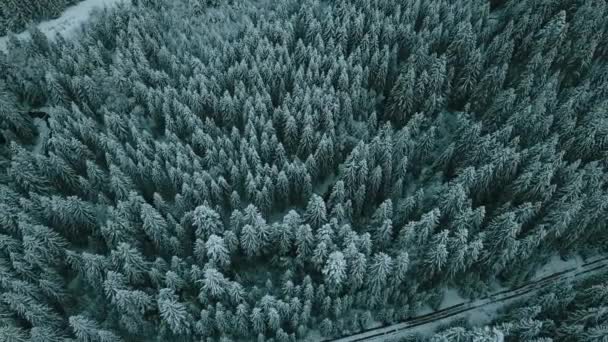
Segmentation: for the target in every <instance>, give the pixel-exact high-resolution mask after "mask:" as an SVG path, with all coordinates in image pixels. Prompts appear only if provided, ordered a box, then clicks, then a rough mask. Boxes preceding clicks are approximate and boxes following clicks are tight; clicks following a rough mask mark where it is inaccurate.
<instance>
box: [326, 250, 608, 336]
mask: <svg viewBox="0 0 608 342" xmlns="http://www.w3.org/2000/svg"><path fill="white" fill-rule="evenodd" d="M607 266H608V259H607V258H605V257H601V256H596V257H593V258H589V259H587V260H583V258H582V257H580V256H576V257H571V258H569V259H568V260H562V259H561V258H559V257H558V256H555V257H552V258H551V259H550V260H549V262H547V263H546V264H545V265H544V266H543V267H540V268H539V270H538V271H537V272H536V273H535V275H534V276H533V277H532V279H530V281H529V282H528V283H527V284H526V285H523V286H522V287H518V288H515V289H513V290H508V291H507V292H494V294H492V295H490V296H488V297H485V298H480V299H477V300H472V301H468V300H466V299H464V298H462V297H461V296H460V295H459V294H458V292H457V291H456V290H455V289H452V288H447V289H445V290H444V297H443V301H442V303H441V305H440V309H441V311H440V312H437V314H436V315H435V316H436V318H434V319H433V318H431V319H430V320H429V318H430V317H428V316H424V315H425V314H427V313H428V312H427V311H430V310H428V309H426V308H425V309H424V310H422V312H418V314H417V316H416V317H413V318H412V319H410V320H408V321H404V322H401V323H397V324H393V325H390V326H386V327H382V328H379V329H375V330H371V331H367V332H365V333H360V334H355V335H351V336H346V337H343V338H339V339H336V340H333V341H335V342H337V341H339V342H352V341H359V340H362V339H365V340H366V341H367V342H372V341H378V342H380V341H387V340H389V339H391V338H400V337H405V336H411V335H415V334H420V335H423V336H429V335H431V334H432V333H434V332H435V329H437V328H438V327H440V326H442V325H445V324H446V323H448V322H450V321H452V320H455V319H461V318H465V319H466V320H467V321H468V322H469V323H470V324H471V325H472V326H477V327H483V326H486V325H487V324H489V323H491V322H492V321H493V320H494V318H495V317H496V316H497V313H498V311H499V310H500V309H501V308H503V307H504V306H505V305H509V304H511V303H513V302H515V301H518V300H522V299H523V298H526V297H528V296H533V295H534V294H535V293H537V291H540V290H541V289H542V288H544V287H546V286H547V285H549V284H555V283H557V282H563V281H567V280H568V279H574V278H577V277H585V276H588V275H590V274H592V273H589V272H597V270H598V267H604V268H605V267H607ZM585 274H586V275H585ZM551 275H555V276H558V278H555V279H552V280H543V278H544V277H547V276H551ZM495 291H497V290H496V289H495ZM498 291H500V290H498ZM502 340H504V337H503V336H502V335H501V334H500V333H496V341H498V342H499V341H502Z"/></svg>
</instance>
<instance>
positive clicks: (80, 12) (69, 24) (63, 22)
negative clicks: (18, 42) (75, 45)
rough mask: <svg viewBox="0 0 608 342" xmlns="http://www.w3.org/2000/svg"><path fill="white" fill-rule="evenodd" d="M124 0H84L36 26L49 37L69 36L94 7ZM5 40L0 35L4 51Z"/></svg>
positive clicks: (6, 37) (5, 46)
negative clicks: (56, 16)
mask: <svg viewBox="0 0 608 342" xmlns="http://www.w3.org/2000/svg"><path fill="white" fill-rule="evenodd" d="M125 1H127V0H85V1H82V2H80V3H78V4H76V5H74V6H70V7H68V8H66V10H65V11H64V12H63V13H62V14H61V16H60V17H59V18H57V19H53V20H48V21H43V22H41V23H39V24H37V25H36V26H38V28H39V29H40V31H42V32H43V33H44V34H46V36H47V37H49V38H51V39H52V38H54V37H55V36H56V35H58V34H59V35H61V36H63V37H70V36H72V35H74V33H76V32H78V30H79V29H80V27H81V26H82V24H83V23H85V22H87V21H88V20H89V18H90V17H91V13H93V12H94V10H95V9H100V8H104V7H110V6H113V5H116V4H117V3H120V2H125ZM16 36H17V37H18V38H27V37H29V33H28V32H27V31H24V32H21V33H19V34H17V35H16ZM7 42H8V36H2V37H0V50H2V51H5V52H6V48H7Z"/></svg>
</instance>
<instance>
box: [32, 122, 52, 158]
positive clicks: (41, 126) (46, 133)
mask: <svg viewBox="0 0 608 342" xmlns="http://www.w3.org/2000/svg"><path fill="white" fill-rule="evenodd" d="M34 125H36V127H37V128H38V137H37V138H36V143H35V144H34V147H33V148H32V152H33V153H36V154H38V153H40V151H42V147H43V146H44V145H45V144H46V142H47V141H48V140H49V138H50V133H51V131H50V130H49V126H48V125H47V124H46V121H45V120H43V119H40V118H35V119H34Z"/></svg>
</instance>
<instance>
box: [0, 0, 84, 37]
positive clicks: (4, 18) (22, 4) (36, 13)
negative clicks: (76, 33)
mask: <svg viewBox="0 0 608 342" xmlns="http://www.w3.org/2000/svg"><path fill="white" fill-rule="evenodd" d="M79 1H82V0H2V1H0V35H5V34H7V33H8V32H19V31H22V30H23V29H24V28H25V27H26V26H27V25H28V24H30V23H33V22H38V21H41V20H44V19H50V18H54V17H57V16H59V15H60V14H61V12H62V11H63V10H64V9H65V8H66V7H68V6H71V5H73V4H75V3H77V2H79Z"/></svg>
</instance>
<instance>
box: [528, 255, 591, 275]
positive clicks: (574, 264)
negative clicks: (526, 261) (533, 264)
mask: <svg viewBox="0 0 608 342" xmlns="http://www.w3.org/2000/svg"><path fill="white" fill-rule="evenodd" d="M584 263H585V261H584V260H583V258H582V257H581V256H580V255H576V256H572V257H570V258H569V259H567V260H564V259H562V258H560V257H559V256H558V255H554V256H552V257H551V259H549V261H548V262H547V263H546V264H544V265H543V267H541V268H539V269H538V270H537V271H536V273H535V274H534V277H533V278H532V279H539V278H542V277H546V276H548V275H550V274H554V273H558V272H561V271H565V270H567V269H570V268H579V267H581V266H582V265H583V264H584Z"/></svg>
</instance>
